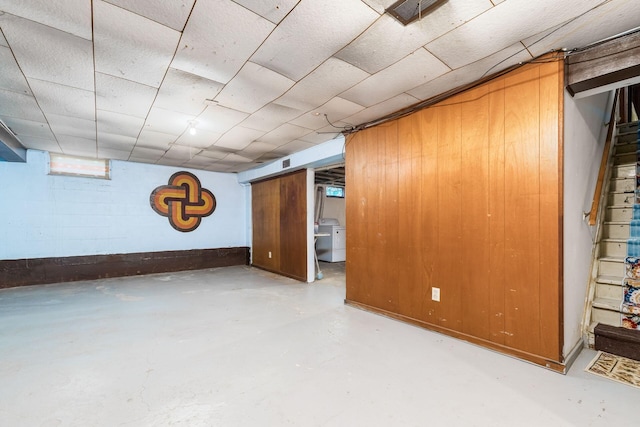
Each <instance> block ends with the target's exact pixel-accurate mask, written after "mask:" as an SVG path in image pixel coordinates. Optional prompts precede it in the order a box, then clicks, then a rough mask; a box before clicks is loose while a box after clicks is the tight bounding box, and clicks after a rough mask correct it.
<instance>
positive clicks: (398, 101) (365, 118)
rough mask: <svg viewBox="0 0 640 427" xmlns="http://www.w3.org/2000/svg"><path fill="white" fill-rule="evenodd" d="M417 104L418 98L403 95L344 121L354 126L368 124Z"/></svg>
mask: <svg viewBox="0 0 640 427" xmlns="http://www.w3.org/2000/svg"><path fill="white" fill-rule="evenodd" d="M417 102H418V99H417V98H414V97H413V96H410V95H407V94H406V93H401V94H400V95H398V96H395V97H393V98H391V99H388V100H386V101H384V102H381V103H380V104H377V105H374V106H372V107H369V108H367V109H364V110H362V111H360V112H359V113H356V114H354V115H353V116H351V117H347V118H345V119H344V121H345V122H348V123H353V124H354V125H356V126H357V125H359V124H362V123H367V122H370V121H372V120H377V119H379V118H381V117H384V116H386V115H388V114H391V113H395V112H396V111H399V110H402V109H403V108H406V107H408V106H410V105H413V104H415V103H417Z"/></svg>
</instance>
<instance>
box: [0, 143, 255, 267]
mask: <svg viewBox="0 0 640 427" xmlns="http://www.w3.org/2000/svg"><path fill="white" fill-rule="evenodd" d="M48 162H49V155H48V153H46V152H42V151H36V150H29V151H28V152H27V163H7V162H2V163H0V182H2V185H0V260H12V259H24V258H27V259H31V258H46V257H69V256H86V255H100V254H128V253H138V252H160V251H175V250H192V249H209V248H228V247H245V246H248V241H247V229H248V225H247V215H246V212H247V210H248V206H247V200H248V199H247V194H248V191H249V189H248V187H247V186H243V185H241V184H239V183H238V180H237V175H236V174H230V173H217V172H207V171H200V170H192V169H184V168H175V167H167V166H158V165H149V164H141V163H133V162H123V161H115V160H114V161H112V162H111V169H112V170H111V179H110V180H103V179H93V178H81V177H70V176H57V175H49V174H48ZM181 170H186V171H189V172H191V173H193V174H195V175H196V176H197V177H198V179H199V180H200V182H201V184H202V187H203V188H207V189H209V190H210V191H212V192H213V194H214V195H215V197H216V200H217V207H216V210H215V211H214V212H213V214H212V215H211V216H209V217H205V218H203V219H202V222H201V224H200V226H199V227H198V228H197V229H196V230H194V231H191V232H188V233H184V232H180V231H177V230H175V229H174V228H173V227H172V226H171V225H170V224H169V221H168V219H167V218H165V217H162V216H160V215H158V214H157V213H156V212H154V211H153V210H152V208H151V206H150V203H149V196H150V194H151V192H152V191H153V190H154V189H155V188H156V187H158V186H161V185H166V184H167V182H168V180H169V178H170V177H171V175H172V174H173V173H175V172H178V171H181Z"/></svg>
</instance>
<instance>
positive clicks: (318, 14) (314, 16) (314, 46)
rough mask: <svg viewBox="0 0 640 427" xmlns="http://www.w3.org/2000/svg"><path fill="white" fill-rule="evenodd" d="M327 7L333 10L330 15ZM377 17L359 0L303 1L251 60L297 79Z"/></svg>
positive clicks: (331, 54) (344, 44) (324, 59)
mask: <svg viewBox="0 0 640 427" xmlns="http://www.w3.org/2000/svg"><path fill="white" fill-rule="evenodd" d="M327 11H331V14H330V16H327ZM323 17H326V19H323ZM378 17H379V15H378V14H377V13H376V12H375V11H373V10H372V9H371V8H370V7H369V6H367V5H366V4H364V3H362V2H361V1H360V0H326V1H323V2H318V1H309V0H306V1H301V2H300V3H299V4H298V6H296V8H295V9H293V11H292V12H291V13H290V14H289V15H288V16H287V17H286V18H285V19H284V20H283V21H282V22H281V23H280V25H278V27H277V28H276V29H275V30H274V31H273V33H271V35H269V37H268V38H267V40H266V41H265V42H264V43H263V44H262V46H260V48H259V49H258V51H257V52H256V53H255V54H254V55H253V56H252V57H251V61H253V62H255V63H257V64H259V65H262V66H263V67H267V68H269V69H271V70H274V71H276V72H278V73H280V74H282V75H284V76H287V77H289V78H290V79H292V80H295V81H298V80H300V79H301V78H302V77H304V76H305V75H307V74H309V73H310V72H311V71H313V69H315V68H316V67H317V66H319V65H320V64H322V63H323V62H324V61H326V60H327V59H328V58H329V57H331V56H333V54H334V53H336V52H337V51H339V50H340V49H342V48H343V47H344V46H346V45H347V44H348V43H349V42H350V41H351V40H352V39H353V38H354V37H357V36H358V35H359V34H360V33H362V31H364V30H365V29H366V28H367V27H368V26H369V25H371V24H372V23H373V22H374V21H375V20H376V19H377V18H378Z"/></svg>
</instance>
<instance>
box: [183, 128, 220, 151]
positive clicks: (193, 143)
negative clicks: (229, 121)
mask: <svg viewBox="0 0 640 427" xmlns="http://www.w3.org/2000/svg"><path fill="white" fill-rule="evenodd" d="M221 136H222V134H220V133H217V132H208V131H205V130H201V129H198V131H197V132H196V134H195V135H191V134H190V133H189V132H185V133H183V134H182V135H181V136H180V137H179V138H178V139H177V140H176V142H175V143H176V144H178V145H184V146H185V147H197V148H201V149H202V148H207V147H210V146H211V145H213V144H214V143H215V142H216V141H218V140H219V139H220V137H221Z"/></svg>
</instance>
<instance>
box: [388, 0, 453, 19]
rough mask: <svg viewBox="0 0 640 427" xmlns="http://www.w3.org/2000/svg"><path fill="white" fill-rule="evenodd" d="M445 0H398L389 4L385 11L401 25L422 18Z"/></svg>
mask: <svg viewBox="0 0 640 427" xmlns="http://www.w3.org/2000/svg"><path fill="white" fill-rule="evenodd" d="M446 1H447V0H400V1H397V2H395V3H394V4H392V5H391V6H389V8H388V9H387V10H385V12H386V13H388V14H389V15H391V16H393V17H394V18H396V19H397V20H398V21H400V22H401V23H402V25H409V24H410V23H412V22H413V21H416V20H418V19H422V18H423V17H424V16H425V15H428V14H429V13H431V12H433V11H434V10H436V9H437V8H438V7H439V6H441V5H442V4H443V3H445V2H446Z"/></svg>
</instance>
